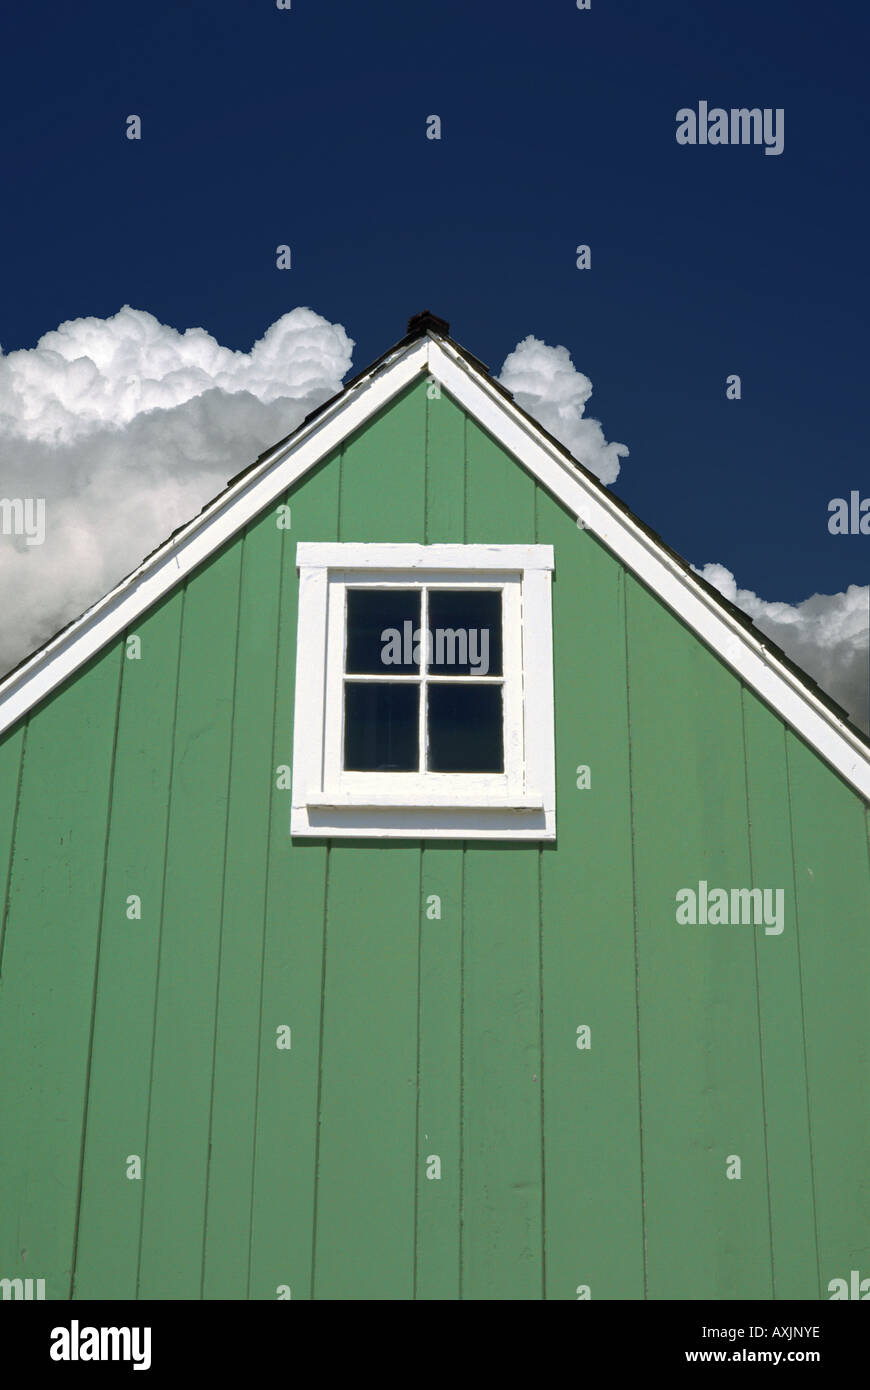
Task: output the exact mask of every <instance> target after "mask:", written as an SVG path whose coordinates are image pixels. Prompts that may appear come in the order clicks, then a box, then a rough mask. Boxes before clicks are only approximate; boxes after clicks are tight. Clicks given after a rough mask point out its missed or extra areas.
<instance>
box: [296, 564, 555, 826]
mask: <svg viewBox="0 0 870 1390" xmlns="http://www.w3.org/2000/svg"><path fill="white" fill-rule="evenodd" d="M296 565H297V568H298V571H299V621H298V629H297V651H296V699H295V711H294V737H293V771H292V810H291V818H290V833H291V835H293V836H294V837H295V836H303V837H306V836H307V837H312V836H313V837H317V838H331V837H333V836H353V837H377V838H381V839H402V838H404V839H492V840H514V839H523V840H553V839H555V836H556V807H555V800H556V796H555V765H554V764H555V746H554V719H553V638H552V612H551V575H552V570H553V547H552V546H551V545H394V544H390V545H387V544H384V545H377V544H364V543H357V542H312V541H300V542H299V544H298V545H297V549H296ZM424 585H427V586H435V587H439V588H440V587H447V588H451V587H453V588H463V589H469V588H481V589H493V588H498V589H500V590H501V591H502V611H503V667H502V671H503V676H502V678H497V677H490V678H489V679H491V680H499V679H500V681H501V683H502V685H503V691H504V698H503V710H504V721H505V722H504V753H505V770H504V772H503V773H438V772H429V771H422V772H421V771H418V772H374V773H371V772H349V771H345V770H344V768H343V766H342V762H343V758H342V747H343V689H344V677H345V673H344V652H345V642H346V633H345V613H346V592H347V589H348V588H353V587H364V588H382V587H397V588H405V589H407V588H415V587H418V586H420V587H422V586H424ZM427 625H428V624H427V618H426V615H425V613H424V612H422V611H421V626H422V627H423V629H424V630H425V628H426V627H427ZM397 678H398V679H400V680H401V679H405V680H411V681H415V680H421V681H422V680H428V679H433V680H438V679H439V676H438V675H435V676H422V677H415V676H411V675H405V676H404V677H403V676H399V675H398V673H397ZM363 679H365V677H363ZM374 679H379V678H378V677H375V678H374ZM467 679H469V680H470V681H472V682H477V681H480V680H481V677H479V676H474V675H472V676H470V677H468V678H467ZM420 704H421V739H422V737H423V729H422V718H423V705H424V701H423V700H421V702H420Z"/></svg>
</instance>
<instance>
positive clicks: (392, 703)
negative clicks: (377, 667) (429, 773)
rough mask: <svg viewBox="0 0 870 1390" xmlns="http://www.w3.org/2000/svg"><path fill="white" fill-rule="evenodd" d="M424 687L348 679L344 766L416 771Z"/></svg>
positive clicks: (355, 769)
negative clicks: (421, 694)
mask: <svg viewBox="0 0 870 1390" xmlns="http://www.w3.org/2000/svg"><path fill="white" fill-rule="evenodd" d="M419 712H420V687H419V685H418V684H417V682H416V681H405V682H403V683H400V684H397V685H390V684H388V683H387V682H386V681H383V682H382V681H375V682H372V683H371V684H368V683H363V682H360V681H346V682H345V686H344V766H345V769H346V770H347V771H348V772H416V771H417V768H418V766H419V755H418V749H419V728H418V720H419Z"/></svg>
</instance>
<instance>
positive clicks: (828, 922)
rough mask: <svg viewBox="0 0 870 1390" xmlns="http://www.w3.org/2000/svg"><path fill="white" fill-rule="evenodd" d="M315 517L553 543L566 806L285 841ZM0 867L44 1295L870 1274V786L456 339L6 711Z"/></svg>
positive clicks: (811, 1295) (17, 1093)
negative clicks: (41, 690)
mask: <svg viewBox="0 0 870 1390" xmlns="http://www.w3.org/2000/svg"><path fill="white" fill-rule="evenodd" d="M288 509H289V510H288ZM300 541H341V542H346V541H361V542H414V543H418V544H426V545H429V544H437V543H447V542H453V543H463V544H469V545H470V544H490V543H491V544H508V543H521V544H549V545H552V546H553V547H554V553H555V568H554V571H553V587H552V595H553V648H554V687H555V747H556V755H555V766H556V796H557V812H558V821H557V838H556V840H555V842H553V843H546V844H540V843H534V842H532V843H501V842H497V841H493V842H486V841H472V840H467V841H464V842H453V841H450V840H439V841H433V842H427V841H425V840H420V841H409V840H405V841H390V840H362V839H360V840H354V839H352V838H343V839H339V838H336V839H326V840H317V839H314V840H306V841H296V840H293V839H291V836H290V834H289V816H290V795H291V789H290V785H289V782H290V778H289V775H288V774H289V772H290V769H291V767H292V748H293V726H294V681H295V672H296V624H297V608H298V587H299V580H298V574H297V569H296V561H295V552H296V545H297V543H298V542H300ZM131 638H137V639H138V643H136V642H131V641H130V639H131ZM701 885H704V888H703V889H702V887H701ZM753 888H758V889H761V890H765V889H767V890H770V892H771V894H773V893H775V892H776V891H777V890H781V892H782V894H783V897H782V900H781V902H782V905H783V906H782V913H781V919H780V920H781V929H780V930H777V929H776V927H777V923H776V921H775V920H774V919H773V917H769V918H766V919H763V920H762V921H761V922H755V921H753V922H750V923H748V924H744V923H743V922H737V923H734V922H731V923H729V922H722V921H715V920H709V919H710V918H714V917H715V915H716V914H715V913H709V914H708V920H707V921H706V922H702V921H700V920H696V921H695V922H691V921H685V920H684V921H679V920H678V911H679V901H678V897H677V895H678V894H679V893H680V892H681V890H689V889H691V890H692V892H693V893H694V894H695V895H696V898H695V900H696V902H697V903H698V905H699V907H700V902H701V898H702V896H704V895H706V896H707V897H708V898H709V895H712V894H713V893H714V892H715V890H718V889H724V890H725V891H726V893H728V894H730V893H731V890H732V889H736V890H741V889H747V890H748V889H753ZM768 902H769V903H771V904H772V903H773V902H775V898H774V897H772V896H771V898H770V899H769V900H768ZM0 906H2V909H3V918H2V937H0V1055H2V1056H3V1058H4V1059H5V1061H4V1065H3V1067H2V1068H0V1114H2V1116H3V1117H4V1118H3V1124H2V1126H0V1277H3V1278H22V1279H23V1278H28V1277H29V1278H34V1279H39V1278H42V1279H44V1280H45V1281H46V1296H47V1297H48V1298H52V1299H66V1298H69V1297H73V1298H120V1299H135V1298H158V1299H198V1298H205V1299H218V1298H230V1299H245V1298H252V1299H275V1298H283V1297H292V1298H294V1299H308V1298H317V1299H362V1298H377V1299H411V1298H420V1299H449V1300H454V1299H540V1298H549V1299H577V1298H578V1297H580V1298H584V1297H591V1298H592V1299H643V1298H649V1299H666V1298H667V1299H671V1298H676V1299H697V1298H711V1299H748V1298H758V1299H773V1298H777V1299H783V1298H802V1299H819V1298H828V1297H830V1293H829V1290H828V1285H829V1283H830V1281H832V1280H834V1279H837V1278H846V1279H847V1280H848V1278H849V1274H850V1271H851V1270H853V1269H859V1270H860V1271H861V1275H862V1277H865V1276H866V1277H870V1205H868V1202H867V1186H866V1173H867V1163H868V1156H870V1044H868V1040H867V1030H866V1019H867V1017H868V1015H870V855H868V809H867V804H866V801H865V799H864V798H863V797H862V796H861V795H860V794H859V792H858V791H856V790H855V789H854V788H853V787H852V786H850V785H848V784H847V782H846V781H845V780H844V779H843V778H842V777H841V776H840V775H839V774H838V772H836V771H834V770H833V769H832V767H830V766H829V765H828V764H827V762H826V761H824V760H823V759H822V757H821V756H820V755H819V753H818V752H817V751H816V750H815V749H814V748H812V747H810V746H809V744H808V743H807V742H806V741H805V740H804V738H802V737H801V736H800V735H799V734H798V733H796V732H795V731H794V730H793V728H792V727H791V726H790V724H789V722H788V721H787V719H785V718H784V717H783V715H782V714H781V713H779V712H777V711H775V710H774V709H773V708H772V707H771V706H770V705H769V704H768V703H766V702H765V701H763V700H762V698H761V697H760V696H759V695H758V694H757V693H756V692H755V691H753V689H751V688H750V686H749V685H748V684H747V683H746V682H745V681H743V680H742V679H741V678H740V677H739V676H738V675H737V674H736V673H735V671H734V669H733V668H732V665H731V664H730V663H729V661H728V660H726V658H725V656H723V655H722V654H721V653H717V651H716V650H713V649H712V648H711V647H710V646H709V645H707V644H706V643H705V642H704V641H702V640H701V638H700V637H699V636H698V634H697V633H696V632H694V631H692V630H691V629H690V628H689V627H688V626H687V625H686V623H685V622H684V621H683V620H682V619H681V618H680V617H679V616H677V615H676V614H675V613H674V612H673V611H671V609H670V608H669V607H668V606H666V604H665V603H664V602H663V601H662V599H661V598H660V597H659V596H657V595H656V594H655V593H654V592H652V591H651V589H650V587H649V586H648V584H647V583H646V582H644V580H643V579H641V578H639V577H637V576H636V575H635V574H633V573H632V572H631V571H630V570H629V569H628V568H627V567H626V565H625V564H624V563H623V562H622V561H621V560H620V559H619V558H618V557H617V556H616V555H615V554H614V553H613V552H612V550H611V549H610V548H609V547H608V546H607V545H606V544H605V543H604V542H603V541H602V540H601V539H600V537H599V536H598V535H596V534H595V532H594V530H593V529H581V528H579V527H578V525H577V524H576V519H575V517H574V515H572V514H571V512H570V511H569V510H568V509H566V507H565V506H564V505H563V503H562V502H561V501H559V500H557V499H556V497H555V496H554V495H553V494H552V492H551V491H550V490H548V488H547V487H545V486H544V484H543V483H542V482H541V480H540V479H539V478H538V477H536V476H535V474H534V472H533V471H530V470H529V468H528V467H527V466H524V463H523V462H522V461H520V460H519V459H518V458H516V457H513V456H511V454H510V453H509V452H507V450H506V449H505V448H504V447H503V445H502V444H500V443H498V442H497V441H496V439H495V438H493V437H492V435H491V434H490V433H489V432H488V431H487V429H486V428H484V426H483V424H482V423H481V422H480V421H479V420H477V419H475V418H473V416H472V415H470V414H469V413H468V411H467V410H465V409H463V408H462V407H461V406H460V405H459V404H458V403H457V402H456V401H455V400H454V399H453V398H452V396H451V394H450V393H449V392H448V391H447V390H446V389H433V387H432V384H431V380H430V378H429V377H428V376H427V375H425V374H424V375H420V376H418V378H417V379H416V380H414V381H412V382H411V384H409V385H407V386H406V387H404V388H403V390H402V391H401V392H400V393H399V394H398V395H396V396H394V398H393V399H391V400H390V401H389V402H388V403H387V404H386V405H384V406H383V407H382V408H381V409H379V410H378V411H377V412H376V413H375V414H374V415H373V416H372V417H371V418H370V419H369V420H368V421H367V422H366V423H365V424H364V425H363V426H362V427H361V428H360V429H358V430H357V431H356V432H354V433H352V434H351V435H350V436H349V437H348V438H346V439H344V440H343V441H342V442H341V443H340V444H339V445H338V447H336V448H334V449H333V450H331V452H329V453H328V454H327V455H326V456H325V457H324V458H323V459H322V460H321V461H319V462H317V463H316V465H314V466H313V467H311V468H310V469H309V470H308V471H307V472H306V473H305V474H304V475H303V476H302V477H300V478H299V479H298V480H297V481H295V482H294V484H293V485H292V487H290V488H288V489H287V491H286V492H284V493H283V494H282V495H280V496H278V497H276V498H272V500H271V501H270V503H269V505H268V506H267V507H266V508H265V509H263V510H262V511H261V512H260V513H259V514H258V515H256V516H255V517H253V518H252V519H250V520H246V521H245V523H244V525H243V526H242V527H241V529H239V530H237V531H236V532H235V533H234V534H232V535H231V536H230V537H229V538H228V539H227V540H225V541H224V543H223V544H222V545H221V546H220V547H219V548H218V549H217V550H216V551H215V552H214V553H213V554H211V555H210V556H209V557H208V558H207V560H205V561H204V562H203V563H201V564H200V565H199V566H198V567H196V568H195V569H193V570H192V571H191V572H190V573H189V574H187V575H186V576H185V577H184V578H183V579H182V580H181V581H180V582H179V583H178V584H177V585H176V586H175V587H174V588H171V589H170V590H168V592H166V593H165V594H164V595H163V596H161V598H160V599H159V601H158V602H157V603H156V604H155V605H153V606H152V607H150V608H149V609H147V611H145V612H143V613H142V615H141V616H140V617H139V618H138V619H137V620H136V621H135V623H133V624H132V625H131V626H129V627H128V628H125V629H124V630H123V631H120V632H118V633H116V634H115V635H114V636H113V638H112V640H111V641H109V642H108V643H107V644H106V645H105V646H104V647H103V648H102V649H101V650H100V651H99V652H98V653H97V654H95V655H93V656H92V657H90V658H89V660H88V661H87V663H86V664H84V665H82V666H81V667H79V668H78V669H77V670H76V671H75V672H74V673H73V674H72V675H70V676H69V677H68V678H67V679H65V680H63V681H62V682H61V683H60V684H59V685H58V686H57V688H55V689H53V690H52V691H51V692H50V693H49V694H47V695H46V696H45V697H44V698H42V699H41V700H40V701H39V702H38V703H37V704H36V705H35V706H34V707H32V708H31V709H29V710H28V711H27V712H26V713H24V714H22V716H21V717H20V718H19V719H18V720H17V721H16V722H15V723H14V724H13V725H12V726H11V727H10V728H9V729H8V730H7V731H6V732H5V734H4V735H3V736H2V740H0ZM697 915H699V916H700V912H699V913H698V914H697Z"/></svg>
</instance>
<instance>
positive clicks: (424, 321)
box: [408, 309, 450, 338]
mask: <svg viewBox="0 0 870 1390" xmlns="http://www.w3.org/2000/svg"><path fill="white" fill-rule="evenodd" d="M429 329H432V331H433V332H434V333H440V334H441V335H442V337H445V338H446V337H447V336H448V335H449V333H450V324H449V323H448V322H447V320H446V319H439V317H438V315H437V314H430V312H429V310H428V309H423V310H422V312H421V313H419V314H412V315H411V317H410V318H409V319H408V337H409V338H410V337H422V336H423V334H424V333H428V331H429Z"/></svg>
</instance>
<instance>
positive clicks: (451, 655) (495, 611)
mask: <svg viewBox="0 0 870 1390" xmlns="http://www.w3.org/2000/svg"><path fill="white" fill-rule="evenodd" d="M429 630H430V632H431V633H432V660H431V663H430V667H429V669H430V670H431V671H443V672H444V674H445V675H448V674H449V675H451V676H468V675H472V676H500V675H501V674H502V669H501V593H500V591H498V590H494V589H474V590H468V589H430V590H429Z"/></svg>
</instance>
